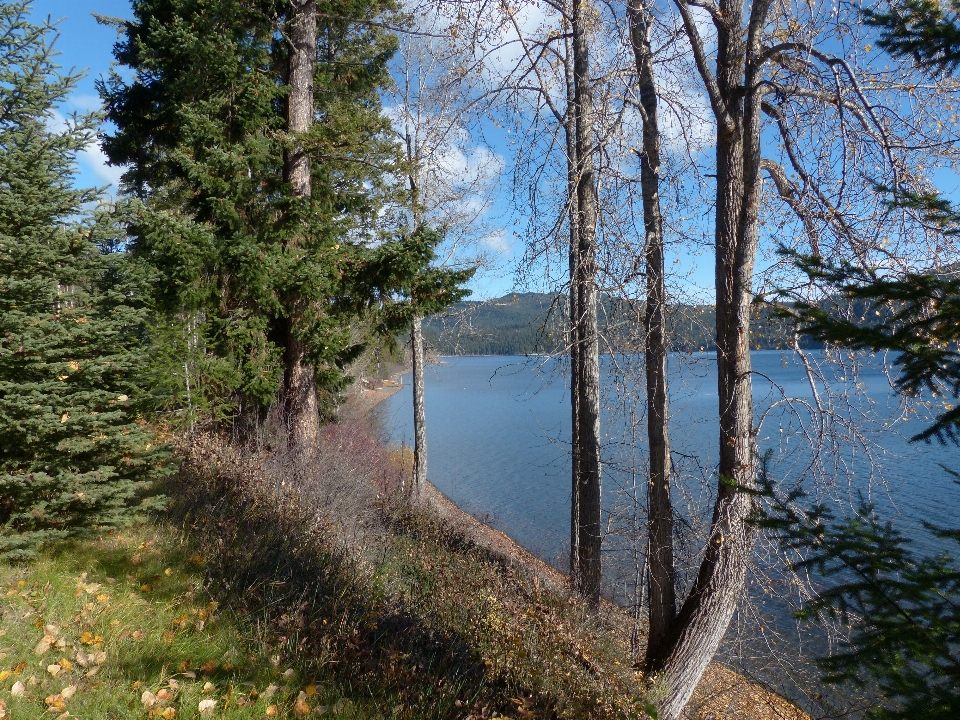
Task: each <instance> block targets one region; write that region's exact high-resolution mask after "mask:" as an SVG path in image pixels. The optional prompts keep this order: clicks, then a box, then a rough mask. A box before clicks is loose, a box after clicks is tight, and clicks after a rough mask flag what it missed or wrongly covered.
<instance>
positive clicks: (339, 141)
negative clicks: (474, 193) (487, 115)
mask: <svg viewBox="0 0 960 720" xmlns="http://www.w3.org/2000/svg"><path fill="white" fill-rule="evenodd" d="M318 5H319V10H318V12H319V20H320V27H319V32H318V38H319V41H318V49H317V58H318V65H317V70H316V75H315V111H316V115H315V117H316V121H315V123H314V125H313V126H312V128H311V129H310V130H309V131H308V132H306V133H304V134H302V135H301V136H299V137H298V138H296V142H297V143H299V144H301V145H302V146H303V147H304V148H305V152H307V153H308V154H309V155H310V156H311V158H312V160H313V162H312V174H313V178H312V186H313V194H312V197H310V198H306V199H297V198H295V197H294V196H293V194H292V193H291V191H290V188H289V187H288V185H287V184H286V183H285V181H284V173H283V167H284V157H285V153H286V152H287V151H288V149H289V148H290V145H291V142H293V140H294V139H293V138H291V137H290V135H289V134H288V133H287V132H286V93H287V87H286V82H285V80H286V67H287V55H288V47H287V44H286V42H285V41H284V40H283V29H284V23H285V22H286V20H287V14H288V13H289V12H290V6H289V4H288V3H285V2H281V1H280V0H256V1H254V2H240V1H239V0H204V1H203V2H200V1H199V0H136V2H134V4H133V15H134V19H133V20H131V21H129V22H122V23H120V28H119V29H120V31H121V39H120V41H119V42H118V44H117V45H116V47H115V55H116V58H117V60H118V61H119V63H120V64H121V65H123V66H125V67H127V68H129V69H130V70H132V71H133V74H132V77H131V76H128V75H121V74H119V73H114V74H113V75H112V76H111V77H110V78H109V79H108V80H107V81H106V82H104V83H102V84H101V86H100V91H101V94H102V96H103V98H104V101H105V103H106V108H107V116H108V118H109V119H110V120H112V121H113V122H114V123H115V125H116V127H117V130H116V131H115V132H114V133H112V134H109V135H108V136H107V137H106V138H105V140H104V150H105V151H106V153H107V155H108V157H109V158H110V160H111V162H113V163H114V164H118V165H125V166H127V167H128V169H127V170H126V172H125V174H124V187H125V189H126V191H127V193H128V194H129V195H131V196H134V197H135V198H136V199H137V200H138V202H135V203H132V204H131V205H130V206H129V208H128V211H127V212H128V216H129V219H130V232H131V235H132V237H133V241H132V247H133V251H134V254H135V255H136V256H137V257H138V258H140V259H142V260H143V261H144V262H145V263H146V264H147V265H148V266H149V267H151V268H152V269H153V272H154V273H155V282H156V288H157V292H156V307H157V309H158V310H159V311H161V312H162V314H163V315H164V317H165V319H164V320H163V321H161V323H162V325H163V327H162V328H161V330H162V335H163V336H164V337H166V338H169V339H170V341H171V342H172V343H173V345H174V346H177V347H179V348H180V349H179V350H177V349H174V348H170V347H168V349H167V351H166V357H167V362H166V363H165V364H164V365H163V366H162V368H161V369H160V370H159V371H158V374H159V375H161V376H165V378H166V380H165V384H166V385H167V386H169V387H171V388H177V391H176V394H175V396H174V397H177V398H180V399H181V401H182V402H187V395H188V393H187V387H186V378H187V377H188V376H190V375H191V374H192V376H193V378H194V380H195V384H194V385H193V386H192V389H191V391H190V393H189V394H190V400H189V402H190V408H193V409H195V408H209V409H210V411H211V412H212V413H213V415H214V416H215V417H226V416H229V415H231V414H232V413H234V412H236V411H237V409H238V408H239V407H241V405H243V404H246V405H247V406H249V405H261V406H265V405H268V404H270V403H271V402H272V401H273V400H274V398H275V396H276V393H277V390H278V385H279V380H280V378H281V377H282V375H283V372H284V363H283V357H282V349H283V347H284V342H285V339H286V333H287V328H288V326H289V327H292V332H293V334H294V335H295V336H296V337H297V338H298V339H299V341H301V342H303V343H304V344H305V346H306V351H307V358H308V360H309V362H310V363H311V364H312V365H313V367H314V370H315V374H316V379H317V382H318V385H319V386H320V389H321V391H322V392H323V393H325V394H326V395H328V396H329V395H331V394H335V393H336V392H337V390H339V389H340V388H341V387H342V386H343V385H344V384H345V382H346V381H347V379H346V376H345V374H344V367H345V365H346V364H348V363H349V362H351V361H352V360H353V359H355V358H356V357H357V356H358V354H359V353H360V351H361V350H362V348H363V339H364V338H362V337H359V338H358V337H357V336H356V333H355V332H354V331H353V330H352V329H351V326H352V325H355V324H356V320H357V313H358V312H359V309H360V308H364V307H368V306H369V304H370V303H371V301H372V299H373V298H374V296H375V292H374V290H373V289H372V288H371V287H370V286H369V285H363V284H361V283H356V282H352V281H354V280H356V279H357V278H363V277H365V276H366V273H365V272H364V271H363V268H364V266H365V265H367V264H369V263H371V262H373V257H372V256H373V250H371V246H372V245H373V244H376V243H374V242H372V241H377V242H380V241H383V240H384V238H383V237H382V236H381V235H379V234H378V232H377V230H376V228H377V227H378V226H382V224H383V223H382V221H381V220H380V219H379V217H378V213H379V212H380V211H381V209H382V207H383V203H384V201H385V200H386V199H388V198H390V197H391V194H390V193H391V192H392V189H391V188H390V186H389V183H388V178H389V173H390V172H391V171H392V170H393V169H394V168H395V167H396V163H397V161H398V157H399V156H398V154H397V150H396V148H395V146H394V145H393V143H392V141H391V140H390V139H389V136H388V123H387V120H386V119H385V117H384V116H383V114H382V113H381V108H380V103H379V89H380V87H381V86H382V84H383V83H385V82H386V81H387V79H388V74H387V67H386V63H387V61H388V60H389V58H390V56H391V54H392V52H393V48H394V45H395V40H394V38H393V37H391V36H390V35H388V34H386V33H384V32H383V31H382V30H381V29H380V24H379V23H376V22H368V21H370V20H373V19H375V18H376V17H377V16H379V15H380V14H382V13H385V12H389V11H391V10H392V5H391V4H390V3H389V2H359V0H351V1H350V2H337V3H324V2H320V3H318ZM328 6H329V7H328ZM343 18H353V19H352V20H345V19H343ZM128 78H129V79H128ZM185 349H186V350H187V351H188V352H186V353H185V354H184V352H183V351H184V350H185ZM184 359H185V360H186V361H187V367H186V370H184V368H183V361H184ZM179 408H180V409H185V412H187V413H188V414H190V413H191V412H193V410H191V409H190V408H186V406H184V405H180V406H179Z"/></svg>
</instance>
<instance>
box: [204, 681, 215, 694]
mask: <svg viewBox="0 0 960 720" xmlns="http://www.w3.org/2000/svg"><path fill="white" fill-rule="evenodd" d="M214 690H216V688H215V687H214V686H213V683H212V682H205V683H204V684H203V692H205V693H212V692H213V691H214Z"/></svg>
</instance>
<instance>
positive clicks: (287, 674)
mask: <svg viewBox="0 0 960 720" xmlns="http://www.w3.org/2000/svg"><path fill="white" fill-rule="evenodd" d="M296 676H297V671H296V670H294V669H293V668H287V669H286V670H284V671H283V679H284V680H293V679H294V678H295V677H296Z"/></svg>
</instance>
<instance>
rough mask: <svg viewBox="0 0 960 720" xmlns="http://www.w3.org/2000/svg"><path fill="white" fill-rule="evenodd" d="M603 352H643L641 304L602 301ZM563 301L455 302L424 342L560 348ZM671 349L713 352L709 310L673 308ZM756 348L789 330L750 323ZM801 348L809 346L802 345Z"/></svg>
mask: <svg viewBox="0 0 960 720" xmlns="http://www.w3.org/2000/svg"><path fill="white" fill-rule="evenodd" d="M599 314H600V331H601V333H602V335H603V337H604V338H605V342H604V346H602V347H601V352H606V351H610V350H615V351H618V352H636V351H639V350H640V349H642V347H643V323H642V318H643V305H642V304H641V303H626V302H623V301H618V300H614V299H612V298H604V300H603V302H602V303H601V306H600V313H599ZM565 315H566V308H565V298H564V297H563V296H558V295H552V294H546V293H512V294H510V295H504V296H503V297H501V298H497V299H495V300H488V301H484V302H477V301H467V302H461V303H457V305H455V306H454V307H453V308H452V309H451V310H450V311H449V312H447V313H444V314H442V315H436V316H434V317H431V318H429V319H428V320H426V321H425V322H424V325H423V330H424V337H425V338H426V340H427V342H428V343H429V345H430V346H431V348H432V349H433V351H434V352H436V353H437V354H439V355H527V354H531V353H556V352H561V351H562V349H563V347H564V333H563V328H564V326H565V324H566V323H565V319H566V317H565ZM668 318H669V335H670V341H671V348H672V349H673V350H680V351H686V352H696V351H699V350H712V349H714V334H715V330H714V308H713V306H712V305H679V304H678V305H673V306H671V307H670V308H669V310H668ZM753 341H754V347H756V348H757V349H775V348H781V347H784V346H785V345H792V343H793V341H792V335H791V332H790V329H789V327H788V326H787V325H786V323H785V322H784V321H782V320H779V319H777V318H775V317H773V315H772V313H771V311H770V310H767V309H764V310H761V311H759V312H758V313H757V315H756V316H755V318H754V323H753ZM804 344H805V345H809V344H811V343H809V342H806V343H804Z"/></svg>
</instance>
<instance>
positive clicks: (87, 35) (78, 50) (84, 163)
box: [33, 0, 133, 193]
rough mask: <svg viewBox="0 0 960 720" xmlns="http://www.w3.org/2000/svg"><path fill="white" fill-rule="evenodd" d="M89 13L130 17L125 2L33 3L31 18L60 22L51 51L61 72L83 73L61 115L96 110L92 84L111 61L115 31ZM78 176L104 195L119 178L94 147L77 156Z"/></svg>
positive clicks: (52, 0)
mask: <svg viewBox="0 0 960 720" xmlns="http://www.w3.org/2000/svg"><path fill="white" fill-rule="evenodd" d="M92 13H97V14H98V15H107V16H110V17H122V18H130V17H133V15H132V13H131V12H130V3H129V1H128V0H33V17H34V19H36V20H41V19H44V18H47V17H49V18H50V19H51V20H52V21H54V22H56V21H57V20H59V21H60V22H59V23H58V24H57V29H58V31H59V33H60V37H59V38H58V39H57V42H56V44H55V46H54V47H55V49H56V50H57V51H59V53H60V55H59V57H57V62H58V64H60V65H61V66H62V67H63V68H64V69H65V70H70V69H71V68H74V69H75V70H77V71H84V72H85V77H83V78H82V79H81V80H80V82H79V83H78V85H77V88H76V90H75V91H74V92H73V94H72V95H71V96H70V99H69V100H68V101H67V103H66V104H65V105H63V106H62V107H61V108H59V110H60V112H61V113H63V114H69V113H71V112H74V111H76V112H86V111H90V110H96V109H97V108H99V107H100V98H99V96H98V95H97V90H96V87H95V84H94V83H95V81H96V80H97V78H100V77H105V76H106V75H107V73H108V72H109V71H110V64H111V62H112V61H113V44H114V42H115V41H116V31H115V30H114V29H113V28H111V27H107V26H103V25H100V24H99V23H97V21H96V20H95V19H94V18H93V15H92ZM79 166H80V173H79V175H78V177H77V184H78V185H80V186H83V187H91V186H92V187H104V186H110V187H109V189H108V191H107V192H108V193H111V192H115V191H116V184H117V181H118V180H119V177H120V170H119V169H118V168H111V167H108V166H107V164H106V158H105V157H104V156H103V154H102V153H101V152H100V149H99V148H98V147H96V146H92V147H89V148H87V150H86V151H85V152H83V153H82V154H81V155H80V157H79Z"/></svg>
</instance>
